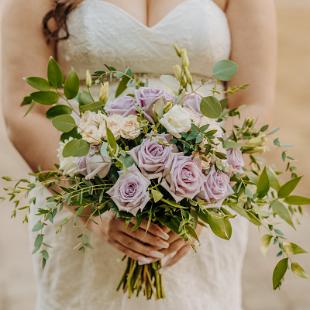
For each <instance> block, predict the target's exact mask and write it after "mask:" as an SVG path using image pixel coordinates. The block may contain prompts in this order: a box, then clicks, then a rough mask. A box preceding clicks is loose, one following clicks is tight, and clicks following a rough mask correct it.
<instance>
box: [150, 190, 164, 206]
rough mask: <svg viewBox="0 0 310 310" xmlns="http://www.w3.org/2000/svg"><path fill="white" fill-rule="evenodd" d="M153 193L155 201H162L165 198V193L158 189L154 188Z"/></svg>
mask: <svg viewBox="0 0 310 310" xmlns="http://www.w3.org/2000/svg"><path fill="white" fill-rule="evenodd" d="M151 193H152V197H153V200H154V202H155V203H156V202H158V201H160V200H161V199H162V198H163V194H162V193H161V192H160V191H158V190H156V189H152V190H151Z"/></svg>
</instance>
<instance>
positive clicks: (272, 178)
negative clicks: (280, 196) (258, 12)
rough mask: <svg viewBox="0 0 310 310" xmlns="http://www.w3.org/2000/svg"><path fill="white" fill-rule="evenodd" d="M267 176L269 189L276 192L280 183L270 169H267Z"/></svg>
mask: <svg viewBox="0 0 310 310" xmlns="http://www.w3.org/2000/svg"><path fill="white" fill-rule="evenodd" d="M267 175H268V179H269V184H270V187H272V188H273V189H275V190H276V191H278V190H279V189H280V183H279V180H278V178H277V175H276V174H275V172H274V171H273V170H272V169H271V168H270V167H269V168H267Z"/></svg>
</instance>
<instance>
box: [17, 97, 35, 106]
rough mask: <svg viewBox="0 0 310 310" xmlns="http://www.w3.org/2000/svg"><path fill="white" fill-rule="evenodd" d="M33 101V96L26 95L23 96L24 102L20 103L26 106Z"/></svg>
mask: <svg viewBox="0 0 310 310" xmlns="http://www.w3.org/2000/svg"><path fill="white" fill-rule="evenodd" d="M31 103H32V97H31V96H25V97H24V98H23V101H22V103H21V104H20V105H21V106H24V105H29V104H31Z"/></svg>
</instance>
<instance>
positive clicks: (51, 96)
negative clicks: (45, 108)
mask: <svg viewBox="0 0 310 310" xmlns="http://www.w3.org/2000/svg"><path fill="white" fill-rule="evenodd" d="M30 96H31V98H32V100H33V101H35V102H37V103H40V104H44V105H52V104H55V103H57V101H58V99H59V96H58V94H57V93H55V92H53V91H37V92H34V93H32V94H31V95H30Z"/></svg>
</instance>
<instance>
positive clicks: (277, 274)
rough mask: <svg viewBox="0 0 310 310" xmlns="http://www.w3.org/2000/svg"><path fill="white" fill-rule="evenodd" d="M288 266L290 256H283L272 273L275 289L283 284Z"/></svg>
mask: <svg viewBox="0 0 310 310" xmlns="http://www.w3.org/2000/svg"><path fill="white" fill-rule="evenodd" d="M287 267H288V258H283V259H281V260H280V261H279V262H278V263H277V265H276V267H275V269H274V271H273V275H272V283H273V289H274V290H275V289H277V288H278V287H280V286H281V283H282V279H283V277H284V275H285V273H286V271H287Z"/></svg>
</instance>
